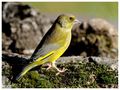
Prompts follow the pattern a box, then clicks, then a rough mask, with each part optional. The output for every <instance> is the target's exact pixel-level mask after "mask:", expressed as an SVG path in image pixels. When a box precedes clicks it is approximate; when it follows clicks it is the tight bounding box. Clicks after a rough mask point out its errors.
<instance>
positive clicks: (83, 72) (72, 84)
mask: <svg viewBox="0 0 120 90" xmlns="http://www.w3.org/2000/svg"><path fill="white" fill-rule="evenodd" d="M58 67H59V68H60V69H62V68H63V67H64V68H67V69H68V70H67V71H66V72H64V73H61V74H59V75H57V76H56V73H57V71H56V70H55V69H50V70H46V68H43V67H40V68H39V69H38V70H37V69H35V70H31V71H29V72H27V74H26V75H24V76H23V77H22V78H21V79H20V80H19V81H18V82H12V81H11V83H12V84H11V86H12V87H14V88H16V87H18V88H81V87H82V88H97V87H104V86H101V85H107V86H109V85H112V86H109V87H117V85H118V77H117V76H118V74H117V73H118V72H117V71H112V70H111V69H110V68H109V67H108V66H106V65H99V64H96V63H93V62H87V63H85V62H83V63H73V62H71V63H68V64H61V65H58Z"/></svg>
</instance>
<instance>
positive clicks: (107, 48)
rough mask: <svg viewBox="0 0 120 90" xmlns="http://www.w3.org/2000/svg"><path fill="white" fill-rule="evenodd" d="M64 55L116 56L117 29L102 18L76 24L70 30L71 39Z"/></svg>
mask: <svg viewBox="0 0 120 90" xmlns="http://www.w3.org/2000/svg"><path fill="white" fill-rule="evenodd" d="M64 55H65V56H71V55H82V56H102V57H112V58H116V57H118V35H117V30H116V29H115V28H114V27H113V25H111V24H110V23H109V22H107V21H106V20H103V19H97V18H96V19H91V20H89V21H83V22H82V23H81V24H76V25H75V26H74V27H73V30H72V41H71V44H70V46H69V48H68V49H67V51H66V52H65V54H64Z"/></svg>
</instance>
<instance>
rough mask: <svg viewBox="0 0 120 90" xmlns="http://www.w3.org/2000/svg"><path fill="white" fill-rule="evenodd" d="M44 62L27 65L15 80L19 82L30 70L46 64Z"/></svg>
mask: <svg viewBox="0 0 120 90" xmlns="http://www.w3.org/2000/svg"><path fill="white" fill-rule="evenodd" d="M44 63H45V62H44V60H42V61H36V62H33V63H31V64H29V65H27V66H26V67H25V68H23V70H22V72H21V73H20V74H19V75H18V76H17V77H16V78H15V79H16V80H19V79H20V78H21V77H22V76H23V75H25V74H26V73H27V72H28V71H29V70H30V69H32V68H34V67H36V66H38V65H41V64H44Z"/></svg>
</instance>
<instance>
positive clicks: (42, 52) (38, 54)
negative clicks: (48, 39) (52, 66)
mask: <svg viewBox="0 0 120 90" xmlns="http://www.w3.org/2000/svg"><path fill="white" fill-rule="evenodd" d="M59 48H60V45H58V44H46V45H43V46H42V47H41V48H40V49H37V50H35V52H34V53H33V55H32V56H31V59H32V61H36V60H42V59H44V58H47V57H49V56H50V55H52V54H53V53H54V52H55V51H56V50H57V49H59Z"/></svg>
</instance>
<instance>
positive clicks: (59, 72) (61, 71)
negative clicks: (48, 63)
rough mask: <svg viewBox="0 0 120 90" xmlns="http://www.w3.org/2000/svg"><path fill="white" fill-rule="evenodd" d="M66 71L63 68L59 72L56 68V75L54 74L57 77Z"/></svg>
mask: <svg viewBox="0 0 120 90" xmlns="http://www.w3.org/2000/svg"><path fill="white" fill-rule="evenodd" d="M66 70H67V69H65V68H63V69H62V70H60V69H58V68H57V71H58V72H57V73H56V75H59V74H61V73H64V72H65V71H66Z"/></svg>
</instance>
